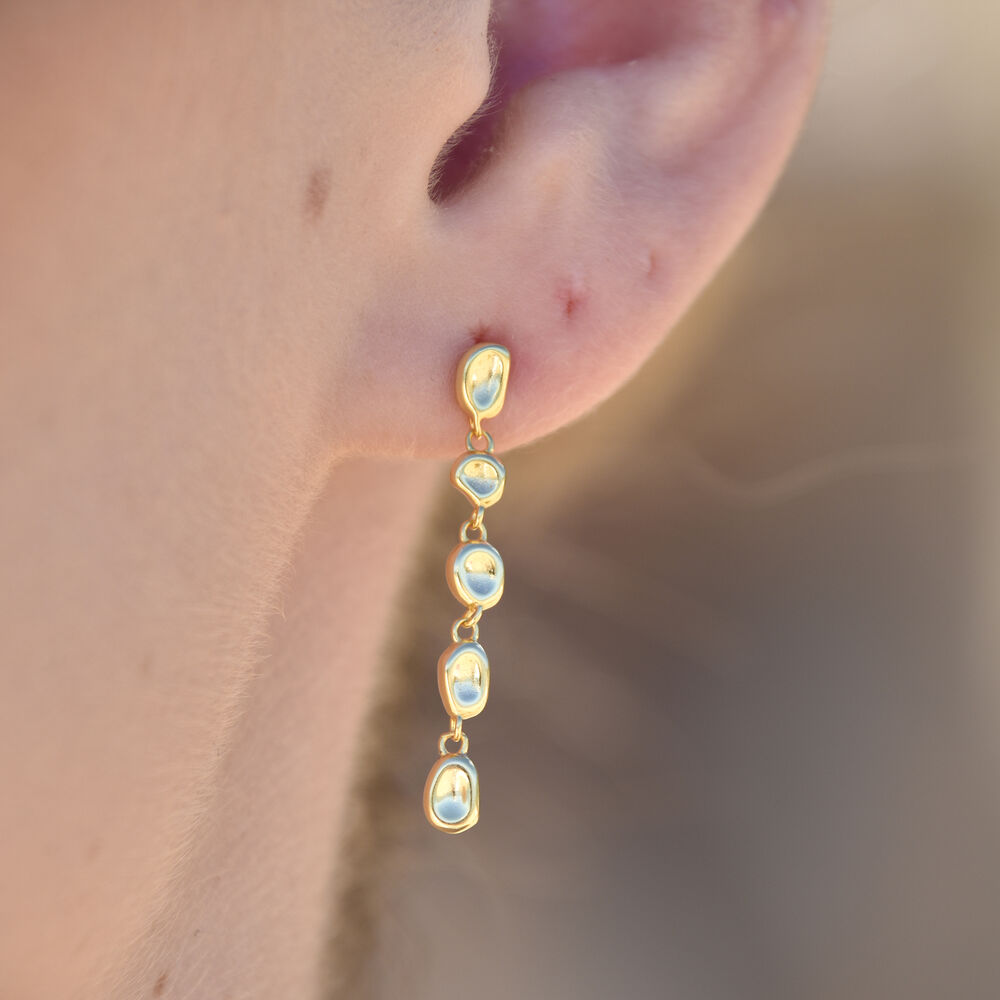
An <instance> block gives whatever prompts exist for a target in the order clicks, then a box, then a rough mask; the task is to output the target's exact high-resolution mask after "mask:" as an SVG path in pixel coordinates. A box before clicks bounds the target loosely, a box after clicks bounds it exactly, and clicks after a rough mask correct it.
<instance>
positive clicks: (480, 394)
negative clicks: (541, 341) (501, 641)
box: [424, 344, 510, 833]
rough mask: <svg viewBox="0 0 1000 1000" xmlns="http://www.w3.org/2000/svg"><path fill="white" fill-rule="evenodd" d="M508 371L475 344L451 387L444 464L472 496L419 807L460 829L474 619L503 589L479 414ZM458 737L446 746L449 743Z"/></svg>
mask: <svg viewBox="0 0 1000 1000" xmlns="http://www.w3.org/2000/svg"><path fill="white" fill-rule="evenodd" d="M509 379H510V352H509V351H508V350H507V348H506V347H501V346H500V345H499V344H477V345H476V346H475V347H473V348H472V349H471V350H469V351H466V353H465V355H464V356H463V357H462V360H461V361H460V362H459V363H458V371H457V373H456V376H455V395H456V396H457V397H458V403H459V406H461V407H462V409H463V410H464V411H465V412H466V413H467V414H468V416H469V425H470V426H469V432H468V434H466V436H465V447H466V451H465V454H464V455H460V456H459V457H458V458H457V459H456V460H455V462H454V464H453V465H452V467H451V482H452V485H453V486H454V487H455V488H456V489H457V490H458V491H459V492H460V493H462V494H463V495H464V496H465V497H466V499H467V500H468V501H469V502H470V503H471V504H472V507H473V512H472V514H471V516H470V517H469V518H468V519H467V520H466V521H464V522H463V523H462V526H461V528H460V529H459V532H458V537H459V543H458V545H456V546H455V548H453V549H452V550H451V552H450V553H449V555H448V558H447V559H446V560H445V578H446V579H447V581H448V586H449V587H450V588H451V592H452V593H453V594H454V595H455V598H456V600H457V601H458V602H459V603H460V604H463V605H465V614H464V615H462V616H461V617H460V618H457V619H456V620H455V624H454V625H452V627H451V638H452V643H451V645H450V646H449V647H448V648H447V649H446V650H445V651H444V652H443V653H442V654H441V657H440V659H439V660H438V666H437V675H438V689H439V690H440V692H441V701H442V702H443V703H444V707H445V711H446V712H447V713H448V715H449V716H450V717H451V728H450V729H448V730H447V731H446V732H444V733H442V734H441V738H440V739H439V740H438V750H439V752H440V756H439V757H438V759H437V761H436V762H435V764H434V766H433V767H432V768H431V772H430V774H428V775H427V783H426V784H425V785H424V813H425V814H426V815H427V819H428V820H429V821H430V824H431V826H433V827H435V828H436V829H438V830H443V831H444V832H445V833H461V832H462V831H463V830H468V829H469V827H471V826H475V824H476V821H477V820H478V819H479V774H478V772H477V771H476V765H475V764H473V763H472V760H471V759H470V758H469V755H468V753H469V736H468V734H467V733H465V732H463V731H462V724H463V723H464V722H465V720H466V719H471V718H473V716H476V715H479V713H480V712H481V711H482V710H483V708H485V706H486V698H487V696H488V695H489V692H490V663H489V659H488V658H487V656H486V650H484V649H483V647H482V646H480V645H479V619H480V618H482V616H483V612H484V611H485V610H486V609H487V608H492V607H493V605H494V604H496V603H497V602H498V601H499V600H500V597H501V596H502V594H503V582H504V574H503V560H502V559H501V558H500V553H499V552H497V550H496V549H495V548H493V546H492V545H490V544H489V542H487V540H486V524H485V523H484V518H485V516H486V508H487V507H492V506H493V504H495V503H496V502H497V501H498V500H499V499H500V497H501V496H502V495H503V486H504V478H505V476H506V470H505V469H504V467H503V465H501V464H500V462H499V461H497V459H496V458H495V457H494V456H493V438H492V436H491V435H490V433H489V431H487V430H484V429H483V425H482V422H483V421H484V420H487V419H489V418H490V417H495V416H496V415H497V414H498V413H499V412H500V410H501V408H502V407H503V402H504V396H505V395H506V393H507V383H508V381H509ZM449 741H450V742H452V743H455V744H457V746H458V749H457V750H456V751H455V752H452V753H449V752H448V743H449Z"/></svg>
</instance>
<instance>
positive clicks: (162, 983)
mask: <svg viewBox="0 0 1000 1000" xmlns="http://www.w3.org/2000/svg"><path fill="white" fill-rule="evenodd" d="M166 988H167V974H166V973H165V972H162V973H160V978H159V979H157V980H156V985H155V986H154V987H153V996H154V997H162V996H163V991H164V990H165V989H166Z"/></svg>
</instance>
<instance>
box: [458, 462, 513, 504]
mask: <svg viewBox="0 0 1000 1000" xmlns="http://www.w3.org/2000/svg"><path fill="white" fill-rule="evenodd" d="M506 475H507V471H506V469H504V467H503V465H502V464H501V463H500V462H499V461H497V459H495V458H494V457H493V456H492V455H487V454H484V453H483V452H472V453H471V454H468V455H462V456H460V457H459V458H456V459H455V463H454V465H452V467H451V481H452V484H453V485H454V486H455V489H457V490H459V491H460V492H461V493H462V494H463V495H464V496H466V497H467V498H468V500H469V502H470V503H471V504H472V505H473V506H474V507H475V506H481V507H492V506H493V504H495V503H496V502H497V501H498V500H499V499H500V498H501V497H502V496H503V486H504V479H505V478H506Z"/></svg>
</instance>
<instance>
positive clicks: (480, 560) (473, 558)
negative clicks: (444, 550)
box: [445, 542, 503, 608]
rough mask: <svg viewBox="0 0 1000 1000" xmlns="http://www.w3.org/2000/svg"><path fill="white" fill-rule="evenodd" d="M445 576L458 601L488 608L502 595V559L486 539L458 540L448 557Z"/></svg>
mask: <svg viewBox="0 0 1000 1000" xmlns="http://www.w3.org/2000/svg"><path fill="white" fill-rule="evenodd" d="M445 576H446V577H447V580H448V586H449V587H450V588H451V592H452V593H453V594H454V595H455V599H456V600H458V601H459V602H460V603H462V604H467V605H468V604H472V605H476V604H479V605H481V606H482V607H483V608H492V607H493V605H494V604H496V603H497V602H498V601H499V600H500V598H501V597H502V596H503V560H502V559H501V558H500V553H499V552H497V550H496V549H495V548H493V546H492V545H490V544H489V543H488V542H460V543H459V544H458V545H456V546H455V547H454V548H453V549H452V550H451V553H450V554H449V556H448V560H447V562H446V563H445Z"/></svg>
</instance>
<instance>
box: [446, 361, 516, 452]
mask: <svg viewBox="0 0 1000 1000" xmlns="http://www.w3.org/2000/svg"><path fill="white" fill-rule="evenodd" d="M509 372H510V352H509V351H508V350H507V348H506V347H501V346H500V345H499V344H481V345H480V346H479V347H474V348H472V350H470V351H469V352H467V353H466V355H465V357H464V358H463V364H461V365H459V368H458V372H457V373H456V377H455V394H456V395H457V396H458V401H459V403H461V404H462V408H463V409H464V410H465V412H466V413H468V414H469V416H470V417H472V421H473V425H474V429H475V430H476V432H477V433H478V431H479V423H480V421H482V420H486V419H488V418H489V417H495V416H496V415H497V414H498V413H499V412H500V410H501V408H502V407H503V401H504V396H506V394H507V376H508V373H509Z"/></svg>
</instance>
